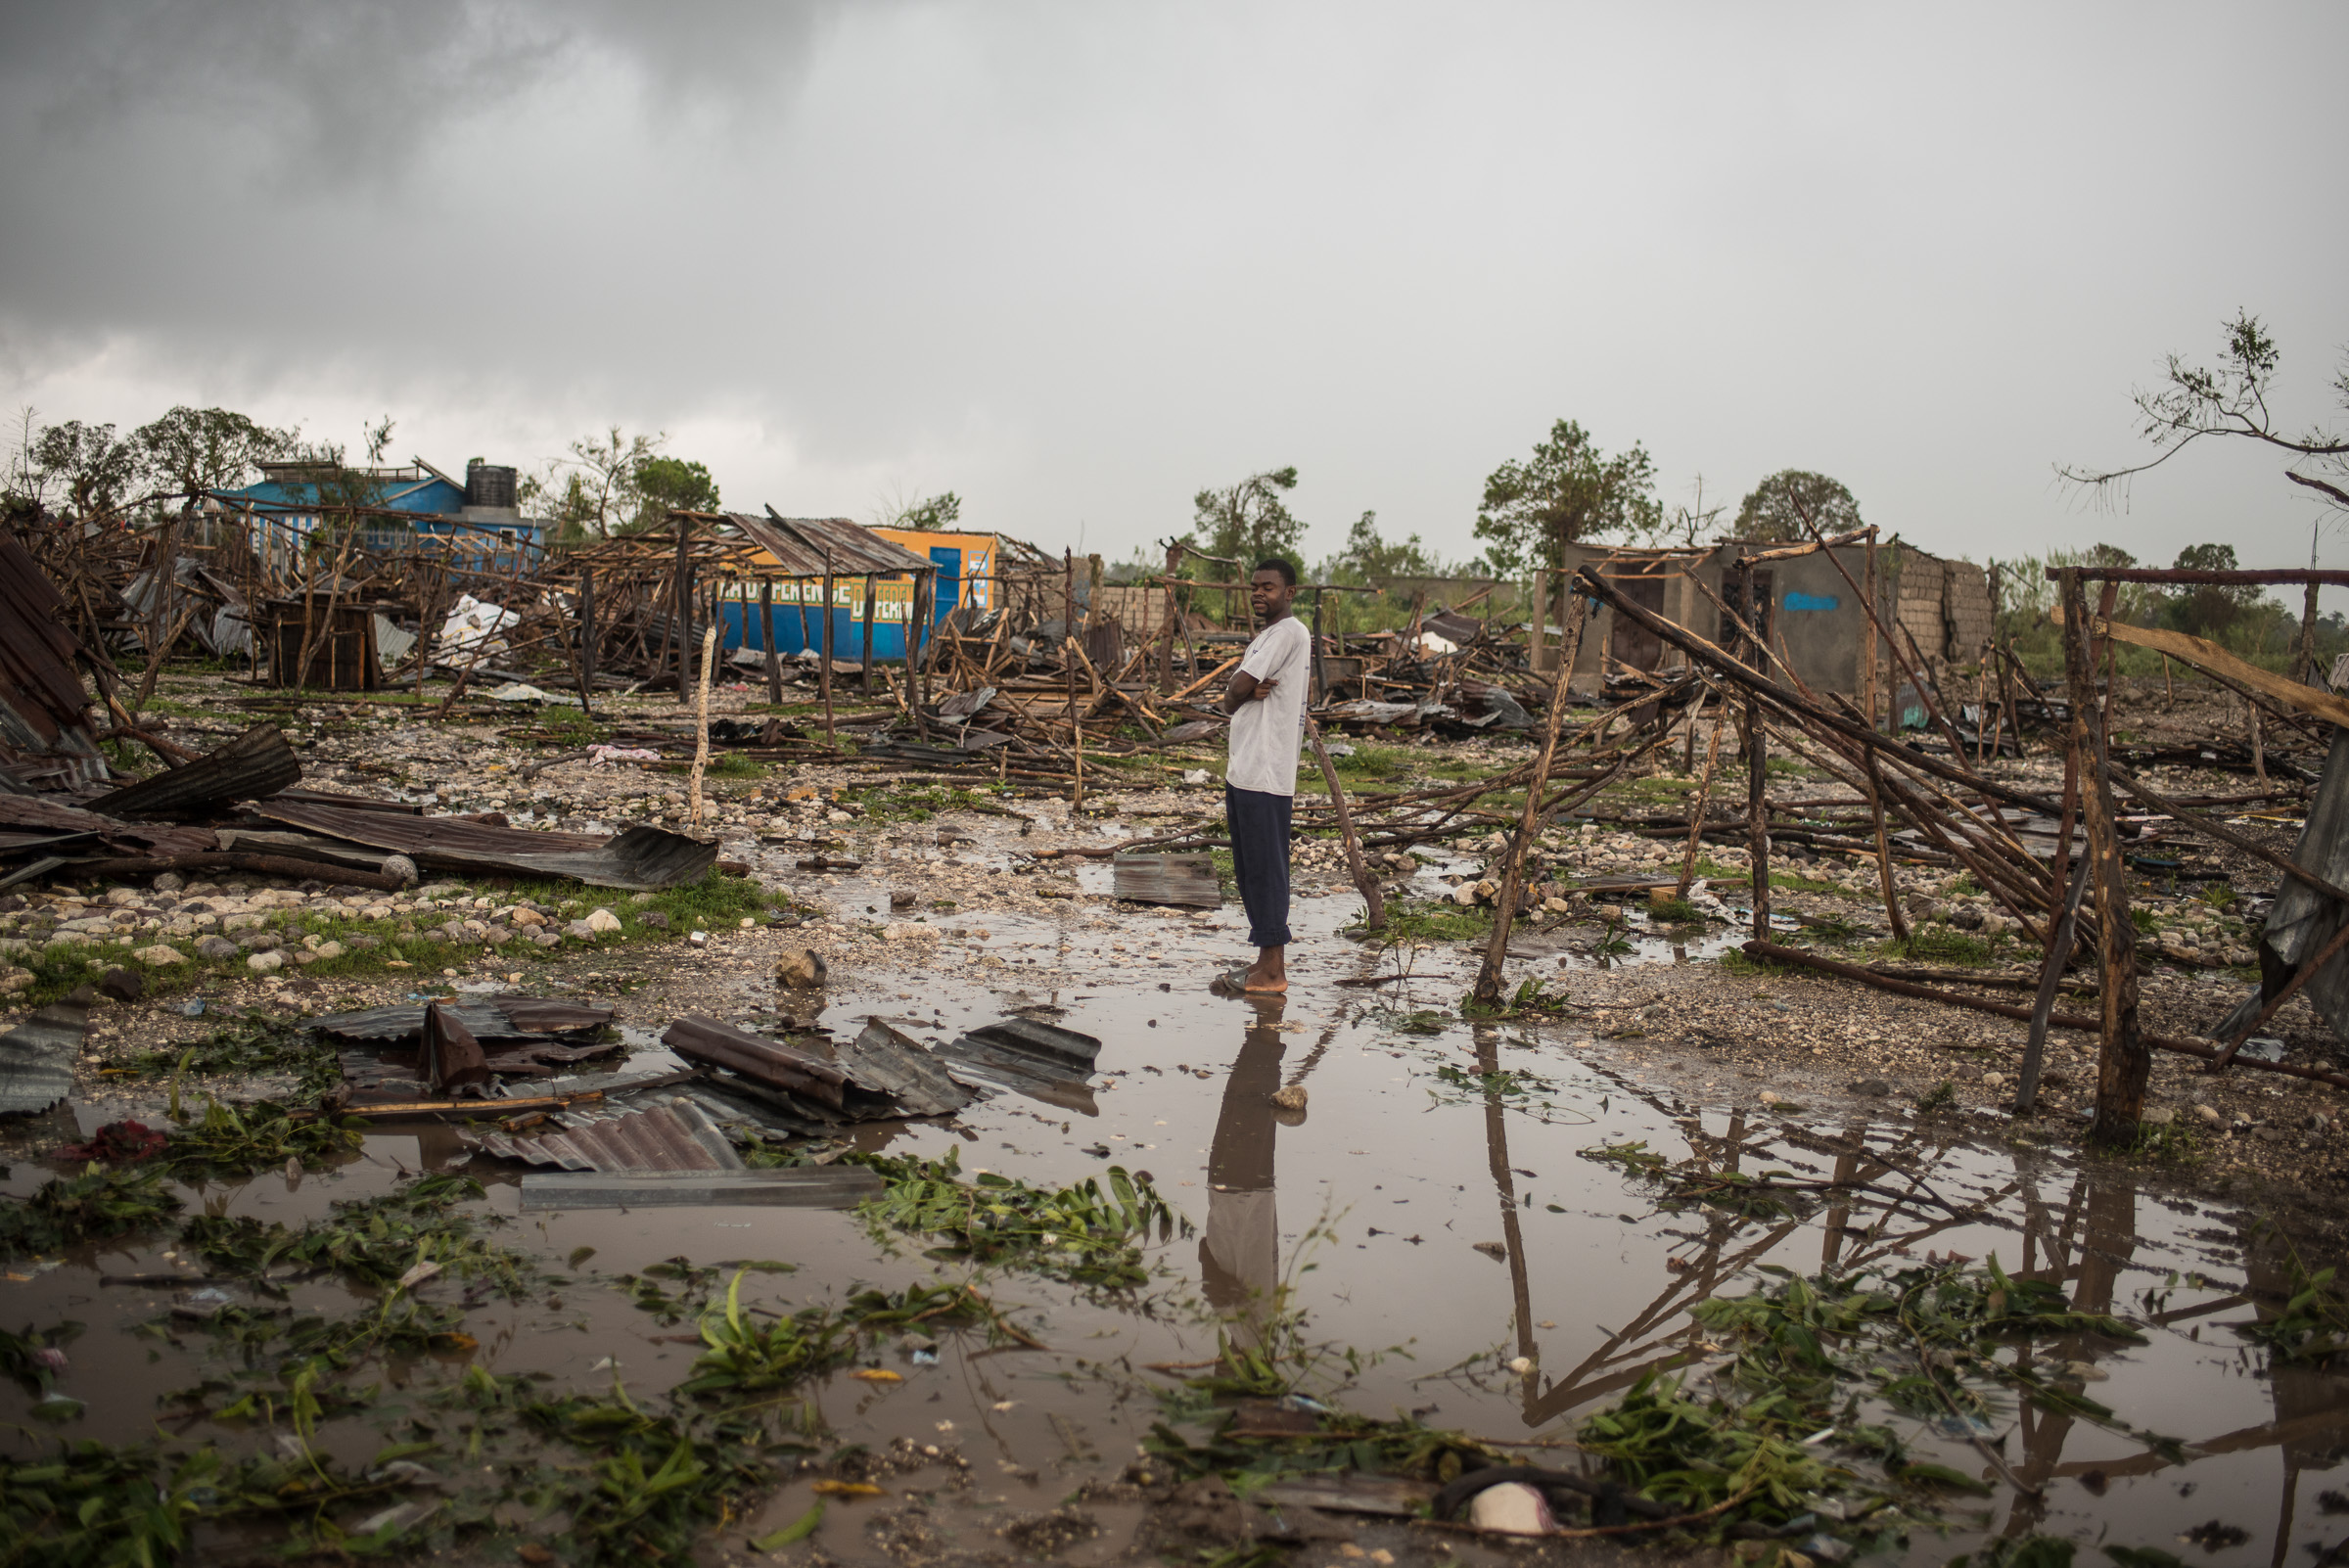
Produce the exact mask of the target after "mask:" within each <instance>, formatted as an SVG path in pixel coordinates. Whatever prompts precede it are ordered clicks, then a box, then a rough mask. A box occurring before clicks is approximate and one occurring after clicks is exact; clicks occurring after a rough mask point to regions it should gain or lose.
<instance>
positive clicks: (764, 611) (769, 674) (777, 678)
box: [759, 577, 783, 708]
mask: <svg viewBox="0 0 2349 1568" xmlns="http://www.w3.org/2000/svg"><path fill="white" fill-rule="evenodd" d="M775 640H776V639H775V580H774V578H772V577H768V578H766V579H765V580H764V581H762V582H760V584H759V646H760V647H761V648H763V649H764V650H765V651H766V704H767V706H768V707H769V708H780V707H782V706H783V650H782V649H780V648H778V647H776V646H775Z"/></svg>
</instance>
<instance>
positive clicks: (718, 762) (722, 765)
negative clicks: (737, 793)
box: [702, 752, 775, 779]
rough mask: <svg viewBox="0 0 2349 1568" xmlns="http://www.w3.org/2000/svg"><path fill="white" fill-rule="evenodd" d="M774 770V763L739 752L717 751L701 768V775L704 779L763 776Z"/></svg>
mask: <svg viewBox="0 0 2349 1568" xmlns="http://www.w3.org/2000/svg"><path fill="white" fill-rule="evenodd" d="M774 770H775V764H774V763H772V762H764V761H760V760H759V759H758V758H756V757H745V756H744V755H743V754H742V753H740V752H719V753H718V754H717V755H716V756H714V757H713V758H711V759H710V762H709V765H708V766H706V767H704V768H703V769H702V777H703V778H705V779H730V778H743V779H748V778H764V777H766V776H767V775H768V774H769V773H772V772H773V771H774Z"/></svg>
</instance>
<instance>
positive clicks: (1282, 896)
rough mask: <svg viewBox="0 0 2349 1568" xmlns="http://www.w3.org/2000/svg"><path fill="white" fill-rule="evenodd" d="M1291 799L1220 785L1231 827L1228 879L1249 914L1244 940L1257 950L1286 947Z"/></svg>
mask: <svg viewBox="0 0 2349 1568" xmlns="http://www.w3.org/2000/svg"><path fill="white" fill-rule="evenodd" d="M1292 799H1293V798H1292V797H1290V796H1287V795H1267V794H1266V793H1265V792H1264V791H1262V790H1235V789H1233V788H1232V787H1231V786H1230V785H1228V784H1226V785H1224V786H1223V819H1224V820H1225V821H1226V822H1228V823H1230V824H1231V875H1232V880H1233V881H1235V882H1237V883H1238V884H1239V885H1240V902H1241V904H1242V905H1244V906H1245V907H1246V908H1247V910H1248V940H1249V941H1250V942H1252V943H1254V944H1255V945H1257V946H1259V947H1285V946H1287V945H1289V807H1290V804H1291V802H1292Z"/></svg>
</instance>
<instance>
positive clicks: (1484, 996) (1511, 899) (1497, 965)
mask: <svg viewBox="0 0 2349 1568" xmlns="http://www.w3.org/2000/svg"><path fill="white" fill-rule="evenodd" d="M1586 608H1587V601H1585V600H1582V599H1579V598H1578V599H1577V600H1575V602H1574V610H1573V613H1572V615H1571V616H1570V618H1569V619H1568V621H1567V623H1566V631H1565V636H1564V638H1563V641H1562V642H1561V645H1560V648H1559V658H1560V661H1561V662H1560V664H1559V666H1558V669H1559V675H1558V678H1557V680H1556V681H1554V682H1553V683H1551V685H1550V688H1549V714H1548V716H1547V718H1546V719H1545V720H1544V721H1543V726H1542V750H1541V752H1540V754H1539V755H1537V756H1536V757H1535V759H1534V775H1533V778H1532V780H1531V781H1530V782H1529V783H1528V784H1527V785H1526V787H1525V810H1524V812H1523V813H1522V814H1521V815H1520V816H1519V817H1518V819H1517V838H1516V841H1515V842H1514V843H1512V844H1511V845H1510V846H1509V864H1508V869H1507V870H1506V871H1504V872H1503V873H1502V874H1501V882H1500V895H1499V897H1498V898H1497V899H1496V900H1495V904H1494V910H1493V934H1492V936H1490V937H1489V938H1487V939H1486V942H1485V961H1484V963H1483V965H1482V966H1481V967H1480V968H1479V969H1478V970H1477V972H1476V989H1475V990H1474V992H1471V995H1472V996H1473V998H1474V999H1475V1001H1476V1003H1477V1005H1478V1006H1480V1007H1485V1008H1495V1007H1498V1006H1499V1005H1500V999H1501V998H1500V977H1501V969H1502V965H1503V963H1504V961H1505V960H1506V959H1507V957H1508V951H1509V927H1510V926H1511V925H1512V924H1513V923H1514V922H1515V920H1516V918H1517V895H1518V890H1519V889H1520V888H1521V887H1523V886H1524V883H1525V857H1526V856H1527V855H1528V854H1530V853H1533V848H1534V835H1535V834H1536V833H1538V832H1540V831H1541V823H1542V791H1543V789H1544V788H1546V787H1547V786H1548V784H1549V766H1550V762H1551V761H1552V760H1553V759H1554V758H1555V756H1556V754H1557V749H1558V726H1559V724H1560V723H1561V722H1563V721H1564V719H1565V717H1566V687H1567V681H1566V676H1565V671H1567V670H1569V669H1573V668H1574V660H1573V654H1574V652H1575V651H1577V650H1579V649H1580V648H1581V647H1582V643H1583V621H1584V615H1585V611H1586Z"/></svg>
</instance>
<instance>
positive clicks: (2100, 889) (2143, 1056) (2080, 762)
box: [2061, 567, 2153, 1147]
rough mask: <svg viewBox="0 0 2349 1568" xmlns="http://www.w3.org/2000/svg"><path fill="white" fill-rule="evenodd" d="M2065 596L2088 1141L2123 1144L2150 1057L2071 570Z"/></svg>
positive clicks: (2083, 598)
mask: <svg viewBox="0 0 2349 1568" xmlns="http://www.w3.org/2000/svg"><path fill="white" fill-rule="evenodd" d="M2061 590H2062V594H2063V664H2064V678H2065V682H2066V685H2067V686H2068V688H2069V690H2068V695H2069V696H2070V698H2071V700H2072V735H2071V740H2072V745H2071V750H2072V753H2073V761H2072V765H2071V767H2070V768H2068V769H2067V770H2066V771H2067V772H2070V773H2072V774H2073V775H2074V776H2076V777H2077V778H2078V780H2079V789H2080V818H2081V822H2082V825H2083V826H2084V827H2086V828H2087V830H2088V845H2087V850H2086V853H2087V855H2088V859H2089V864H2088V876H2089V886H2090V888H2091V889H2093V890H2094V894H2095V898H2096V946H2097V957H2098V959H2099V961H2100V968H2101V970H2102V973H2101V976H2100V979H2101V982H2102V994H2101V995H2100V996H2099V997H2098V1000H2099V1001H2100V1002H2101V1003H2102V1004H2103V1021H2104V1028H2103V1032H2102V1036H2101V1048H2100V1050H2099V1051H2098V1053H2097V1057H2096V1119H2095V1120H2094V1121H2093V1122H2091V1123H2090V1124H2089V1129H2088V1135H2089V1138H2090V1140H2091V1141H2092V1142H2096V1143H2101V1144H2104V1145H2106V1146H2107V1147H2111V1146H2116V1145H2119V1146H2125V1145H2127V1144H2129V1143H2132V1142H2134V1141H2135V1140H2136V1138H2137V1128H2138V1121H2139V1119H2140V1118H2141V1117H2142V1114H2143V1112H2144V1103H2145V1080H2146V1078H2147V1077H2148V1076H2149V1075H2150V1074H2151V1073H2152V1070H2153V1053H2152V1050H2151V1048H2150V1047H2148V1046H2147V1045H2146V1044H2145V1041H2144V1038H2143V1037H2142V1035H2141V1034H2140V1033H2139V1032H2138V1023H2137V927H2136V926H2135V925H2134V924H2133V923H2131V921H2130V919H2129V873H2128V868H2127V867H2126V866H2125V865H2124V864H2123V863H2122V860H2121V838H2120V830H2119V823H2118V820H2117V817H2116V813H2115V812H2114V809H2113V804H2112V783H2111V780H2110V779H2109V778H2108V777H2107V776H2106V773H2105V752H2104V720H2105V714H2104V706H2103V703H2102V702H2101V700H2100V699H2099V695H2098V693H2097V690H2096V666H2095V665H2094V664H2093V663H2092V662H2091V654H2090V652H2089V617H2088V596H2087V594H2086V593H2085V592H2084V591H2083V590H2082V588H2081V584H2080V573H2079V570H2078V569H2077V568H2074V567H2066V568H2065V569H2064V571H2063V575H2062V578H2061Z"/></svg>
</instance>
